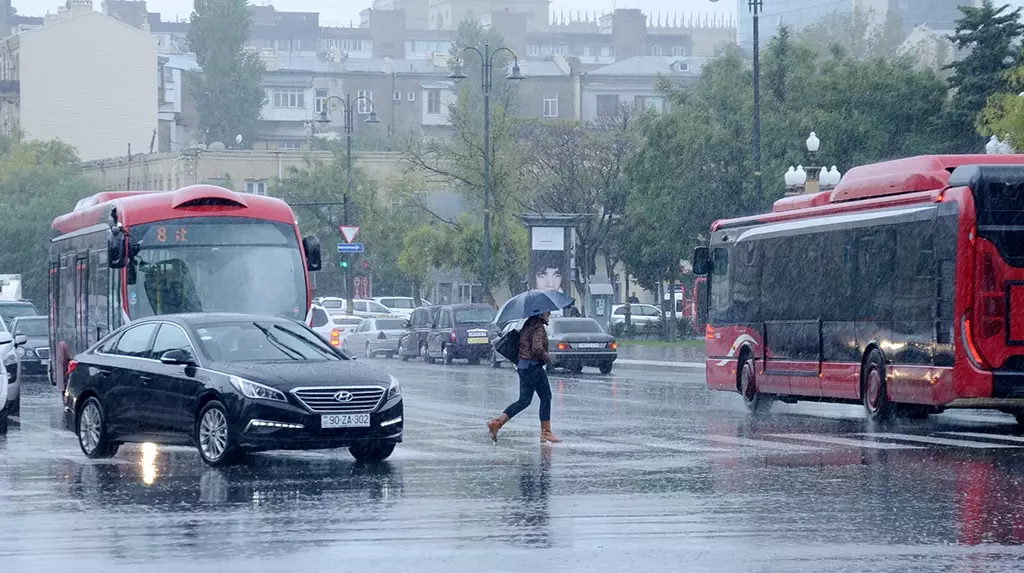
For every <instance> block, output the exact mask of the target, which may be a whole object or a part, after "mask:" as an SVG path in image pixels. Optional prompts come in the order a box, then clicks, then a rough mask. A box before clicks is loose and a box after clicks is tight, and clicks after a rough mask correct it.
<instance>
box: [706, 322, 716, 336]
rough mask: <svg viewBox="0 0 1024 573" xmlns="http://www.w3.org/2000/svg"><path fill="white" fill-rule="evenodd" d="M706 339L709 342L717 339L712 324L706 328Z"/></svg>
mask: <svg viewBox="0 0 1024 573" xmlns="http://www.w3.org/2000/svg"><path fill="white" fill-rule="evenodd" d="M704 337H705V338H707V339H708V340H712V339H713V338H715V328H714V327H713V326H711V325H710V324H709V325H707V327H706V328H704Z"/></svg>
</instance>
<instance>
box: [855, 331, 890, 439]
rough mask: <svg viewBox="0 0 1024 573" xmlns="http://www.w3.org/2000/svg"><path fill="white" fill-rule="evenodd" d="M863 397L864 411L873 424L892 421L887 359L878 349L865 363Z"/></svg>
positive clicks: (862, 386)
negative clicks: (887, 381)
mask: <svg viewBox="0 0 1024 573" xmlns="http://www.w3.org/2000/svg"><path fill="white" fill-rule="evenodd" d="M860 381H861V382H860V383H861V396H862V397H863V399H864V411H865V412H866V413H867V415H868V420H870V421H872V422H887V421H889V420H891V419H892V415H893V410H894V409H895V408H894V407H893V403H892V402H890V401H889V392H888V389H887V387H886V383H885V359H884V358H882V353H881V352H879V351H878V349H873V350H872V351H871V353H870V354H868V359H867V360H866V361H864V366H863V367H862V368H861V374H860Z"/></svg>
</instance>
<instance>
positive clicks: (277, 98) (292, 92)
mask: <svg viewBox="0 0 1024 573" xmlns="http://www.w3.org/2000/svg"><path fill="white" fill-rule="evenodd" d="M273 101H274V107H282V108H293V109H294V108H298V109H301V108H304V107H306V90H304V89H302V88H277V89H275V90H274V97H273Z"/></svg>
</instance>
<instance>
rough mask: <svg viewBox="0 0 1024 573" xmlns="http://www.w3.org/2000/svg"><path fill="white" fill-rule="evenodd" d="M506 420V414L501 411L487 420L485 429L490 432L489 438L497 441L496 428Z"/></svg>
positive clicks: (498, 428)
mask: <svg viewBox="0 0 1024 573" xmlns="http://www.w3.org/2000/svg"><path fill="white" fill-rule="evenodd" d="M507 422H508V414H505V413H502V414H501V415H500V416H498V417H497V418H495V419H493V420H491V421H490V422H487V429H488V430H490V432H491V439H492V440H494V443H495V444H497V443H498V430H500V429H501V427H502V426H504V425H505V424H506V423H507Z"/></svg>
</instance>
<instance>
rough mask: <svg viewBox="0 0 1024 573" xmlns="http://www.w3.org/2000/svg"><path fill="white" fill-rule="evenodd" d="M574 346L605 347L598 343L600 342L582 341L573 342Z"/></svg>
mask: <svg viewBox="0 0 1024 573" xmlns="http://www.w3.org/2000/svg"><path fill="white" fill-rule="evenodd" d="M574 346H576V347H577V348H604V347H605V345H604V344H602V343H600V342H583V343H580V344H575V345H574Z"/></svg>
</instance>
